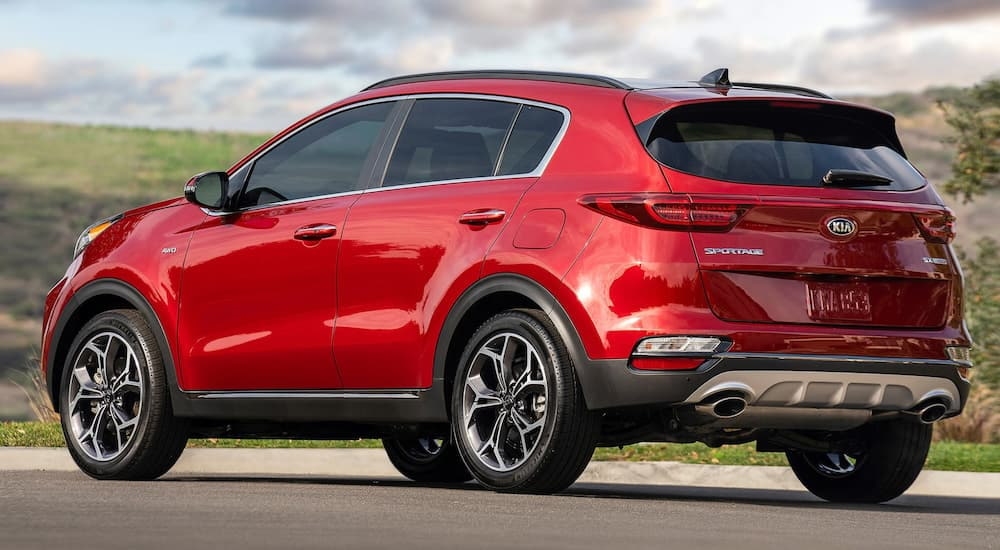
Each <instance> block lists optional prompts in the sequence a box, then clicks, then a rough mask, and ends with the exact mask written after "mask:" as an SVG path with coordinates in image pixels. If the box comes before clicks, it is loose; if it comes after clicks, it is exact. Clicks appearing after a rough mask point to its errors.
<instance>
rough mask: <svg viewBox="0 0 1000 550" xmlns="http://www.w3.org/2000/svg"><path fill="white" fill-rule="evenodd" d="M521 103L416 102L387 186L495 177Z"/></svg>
mask: <svg viewBox="0 0 1000 550" xmlns="http://www.w3.org/2000/svg"><path fill="white" fill-rule="evenodd" d="M517 108H518V106H517V105H516V104H514V103H506V102H501V101H488V100H482V99H421V100H418V101H417V102H416V103H414V104H413V108H412V109H411V110H410V114H409V116H408V117H407V119H406V122H405V123H404V125H403V129H402V131H401V132H400V135H399V139H398V140H397V142H396V148H395V150H394V151H393V153H392V159H391V160H390V161H389V166H388V169H387V170H386V174H385V182H384V183H383V185H384V186H390V185H406V184H410V183H422V182H428V181H443V180H457V179H469V178H482V177H488V176H492V175H493V174H494V173H495V171H496V166H497V158H498V157H499V156H500V149H501V147H502V146H503V142H504V139H505V138H506V137H507V133H508V131H510V125H511V122H513V120H514V114H515V113H516V112H517Z"/></svg>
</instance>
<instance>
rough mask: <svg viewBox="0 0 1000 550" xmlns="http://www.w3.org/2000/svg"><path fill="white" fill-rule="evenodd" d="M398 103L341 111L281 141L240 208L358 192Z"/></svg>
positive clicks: (256, 172) (258, 167)
mask: <svg viewBox="0 0 1000 550" xmlns="http://www.w3.org/2000/svg"><path fill="white" fill-rule="evenodd" d="M393 105H394V104H393V103H391V102H389V103H376V104H372V105H366V106H363V107H358V108H356V109H351V110H349V111H344V112H341V113H337V114H335V115H332V116H330V117H327V118H325V119H323V120H321V121H319V122H317V123H315V124H312V125H311V126H308V127H307V128H305V129H303V130H300V131H299V132H298V133H296V134H295V135H293V136H292V137H290V138H288V139H286V140H285V141H283V142H281V143H280V144H278V145H277V146H276V147H274V148H273V149H271V150H270V151H268V152H267V153H265V154H264V155H263V156H262V157H260V158H259V159H258V160H257V162H256V163H255V164H254V167H253V171H252V172H251V174H250V181H249V183H248V184H247V187H246V191H245V192H244V193H243V198H242V200H241V201H240V204H241V206H254V205H258V204H267V203H271V202H278V201H283V200H293V199H302V198H307V197H315V196H320V195H331V194H334V193H344V192H347V191H353V190H356V189H359V188H360V186H361V181H360V179H361V171H362V170H363V168H364V166H365V162H366V160H367V159H368V155H369V153H370V152H371V149H372V145H373V144H374V143H375V140H376V139H377V138H378V135H379V132H381V130H382V126H383V124H384V123H385V120H386V118H387V117H388V116H389V113H390V111H392V108H393Z"/></svg>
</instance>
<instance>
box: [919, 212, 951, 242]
mask: <svg viewBox="0 0 1000 550" xmlns="http://www.w3.org/2000/svg"><path fill="white" fill-rule="evenodd" d="M913 218H914V219H915V220H916V221H917V227H918V228H920V234H921V235H923V236H924V239H926V240H927V242H931V243H941V244H948V243H950V242H951V241H952V239H954V238H955V216H953V215H952V214H951V212H950V211H944V212H933V213H930V214H914V215H913Z"/></svg>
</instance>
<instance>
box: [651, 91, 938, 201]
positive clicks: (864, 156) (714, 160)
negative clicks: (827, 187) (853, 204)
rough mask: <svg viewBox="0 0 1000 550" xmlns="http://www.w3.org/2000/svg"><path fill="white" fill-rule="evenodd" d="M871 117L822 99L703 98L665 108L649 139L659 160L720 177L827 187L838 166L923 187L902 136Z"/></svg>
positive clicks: (899, 186)
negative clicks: (785, 102) (789, 102)
mask: <svg viewBox="0 0 1000 550" xmlns="http://www.w3.org/2000/svg"><path fill="white" fill-rule="evenodd" d="M853 113H856V114H857V116H852V114H853ZM866 116H868V117H869V118H871V114H870V113H866V112H864V111H859V110H858V109H853V108H850V107H842V106H828V105H823V104H819V103H804V104H801V106H797V107H789V106H781V105H779V104H776V103H775V102H758V101H733V102H710V103H701V104H696V105H685V106H680V107H676V108H674V109H671V110H670V111H667V112H666V113H664V114H663V115H662V116H661V117H660V118H659V120H657V121H656V124H655V125H654V126H653V129H652V132H651V133H650V136H649V140H648V141H647V143H648V149H649V152H650V153H651V154H652V155H653V157H654V158H656V160H658V161H659V162H661V163H663V164H665V165H667V166H669V167H671V168H673V169H675V170H679V171H681V172H687V173H689V174H694V175H696V176H703V177H707V178H712V179H717V180H725V181H732V182H738V183H755V184H764V185H792V186H801V187H819V186H822V185H823V183H822V180H823V176H824V175H826V173H827V172H828V171H829V170H831V169H833V170H855V171H861V172H866V173H870V174H876V175H879V176H884V177H886V178H889V179H891V180H892V182H891V184H888V185H880V186H863V185H857V184H855V185H852V187H854V188H858V187H862V188H870V189H879V190H887V191H908V190H911V189H917V188H919V187H921V186H923V185H924V178H923V176H921V175H920V173H919V172H917V171H916V169H914V168H913V166H911V165H910V163H909V162H907V160H906V159H905V158H903V156H902V155H901V154H900V153H899V152H897V150H896V147H897V146H896V145H894V143H896V142H895V139H894V136H893V137H892V138H890V137H889V136H887V135H885V134H884V133H883V132H881V131H879V129H878V128H876V127H875V126H874V125H872V124H869V121H868V120H865V117H866ZM879 116H881V115H879ZM883 122H884V121H883ZM890 130H891V128H890Z"/></svg>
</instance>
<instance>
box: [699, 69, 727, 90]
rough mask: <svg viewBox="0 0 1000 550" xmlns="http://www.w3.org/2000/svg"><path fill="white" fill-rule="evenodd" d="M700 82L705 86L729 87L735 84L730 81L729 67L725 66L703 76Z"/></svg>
mask: <svg viewBox="0 0 1000 550" xmlns="http://www.w3.org/2000/svg"><path fill="white" fill-rule="evenodd" d="M698 84H701V85H703V86H712V87H715V88H729V87H731V86H732V85H733V83H732V82H730V81H729V69H727V68H725V67H723V68H721V69H715V70H714V71H712V72H710V73H708V74H707V75H705V76H703V77H701V79H700V80H699V81H698Z"/></svg>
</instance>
